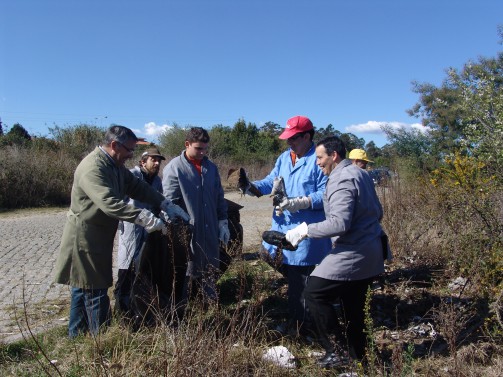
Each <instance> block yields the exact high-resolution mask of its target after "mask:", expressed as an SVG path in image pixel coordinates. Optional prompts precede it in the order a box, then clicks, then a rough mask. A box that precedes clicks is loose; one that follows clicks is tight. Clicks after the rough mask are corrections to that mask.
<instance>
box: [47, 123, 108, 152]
mask: <svg viewBox="0 0 503 377" xmlns="http://www.w3.org/2000/svg"><path fill="white" fill-rule="evenodd" d="M49 133H50V134H51V135H52V137H53V139H54V140H55V141H56V142H57V143H59V144H60V146H61V149H62V150H64V151H66V152H67V153H68V154H69V155H70V156H72V157H73V158H75V159H77V160H81V159H82V158H84V157H85V156H86V155H87V154H88V153H89V152H91V151H92V150H93V149H94V148H95V147H96V146H97V145H100V144H101V143H102V142H103V139H104V137H105V129H103V128H100V127H98V126H93V125H89V124H77V125H74V126H69V127H65V128H63V127H59V126H58V125H55V126H54V127H52V128H49Z"/></svg>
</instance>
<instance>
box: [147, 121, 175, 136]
mask: <svg viewBox="0 0 503 377" xmlns="http://www.w3.org/2000/svg"><path fill="white" fill-rule="evenodd" d="M170 128H172V126H170V125H169V124H163V125H158V124H155V122H148V123H145V126H144V129H145V134H146V135H147V136H152V137H156V138H157V136H159V135H160V134H162V133H163V132H164V131H166V130H169V129H170Z"/></svg>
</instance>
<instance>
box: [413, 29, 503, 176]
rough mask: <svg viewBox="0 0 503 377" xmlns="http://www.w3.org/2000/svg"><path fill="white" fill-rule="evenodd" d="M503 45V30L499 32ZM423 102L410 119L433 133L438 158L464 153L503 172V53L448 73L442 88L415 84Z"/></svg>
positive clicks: (434, 147) (415, 88)
mask: <svg viewBox="0 0 503 377" xmlns="http://www.w3.org/2000/svg"><path fill="white" fill-rule="evenodd" d="M499 33H500V36H501V37H502V40H503V29H501V28H500V30H499ZM413 90H414V91H415V92H416V93H418V94H419V95H420V98H419V102H418V103H417V104H416V105H415V106H414V107H413V108H412V109H410V110H408V112H409V114H410V115H412V116H416V117H418V118H421V119H422V123H423V125H425V126H429V127H430V128H431V132H430V136H431V138H432V144H431V152H432V153H433V154H435V155H436V157H437V158H439V159H440V158H441V157H442V156H443V155H445V154H446V153H447V154H449V153H453V152H454V151H460V152H461V153H464V154H467V155H473V156H479V157H480V158H483V159H486V160H489V161H490V162H491V163H492V164H493V165H497V166H501V164H502V162H503V161H502V158H503V154H502V153H503V152H502V150H503V53H502V52H499V53H498V54H497V57H495V58H479V59H478V61H477V62H471V61H470V62H468V63H467V64H465V65H464V66H463V68H462V69H461V70H459V71H458V70H456V69H453V68H451V69H449V70H448V71H447V77H446V78H445V80H444V81H443V83H442V85H441V86H440V87H436V86H434V85H431V84H417V83H414V89H413Z"/></svg>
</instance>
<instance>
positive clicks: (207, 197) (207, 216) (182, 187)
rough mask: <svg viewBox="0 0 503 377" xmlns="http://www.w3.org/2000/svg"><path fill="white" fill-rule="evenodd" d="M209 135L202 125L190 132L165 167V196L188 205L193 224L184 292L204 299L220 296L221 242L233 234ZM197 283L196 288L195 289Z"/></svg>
mask: <svg viewBox="0 0 503 377" xmlns="http://www.w3.org/2000/svg"><path fill="white" fill-rule="evenodd" d="M209 142H210V137H209V135H208V132H207V131H206V130H205V129H203V128H201V127H193V128H191V129H190V130H189V131H188V132H187V136H186V139H185V150H184V151H183V152H182V153H181V155H180V156H178V157H175V158H173V159H172V160H171V161H170V162H169V163H168V164H167V165H166V167H165V168H164V170H163V173H162V174H163V176H162V186H163V191H164V196H165V197H166V198H167V199H169V200H171V201H173V203H175V204H178V205H179V206H180V207H182V208H183V209H185V210H186V211H187V213H188V214H189V215H190V218H191V223H192V225H193V226H194V228H193V233H192V242H191V254H190V257H189V262H188V266H187V279H186V286H185V292H184V293H185V296H190V295H191V293H194V292H197V291H199V292H201V293H203V295H204V298H205V299H210V300H215V299H216V298H217V293H216V287H215V276H214V274H213V273H214V272H216V271H217V270H218V268H219V265H220V245H219V242H223V243H225V244H227V243H228V242H229V238H230V231H229V225H228V220H227V202H226V201H225V199H224V190H223V188H222V184H221V181H220V174H219V172H218V168H217V166H216V165H215V164H214V163H213V162H211V161H210V160H209V159H208V157H207V156H206V154H207V153H208V143H209ZM193 284H196V287H197V290H192V289H191V288H192V285H193Z"/></svg>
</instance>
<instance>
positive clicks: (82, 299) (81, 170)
mask: <svg viewBox="0 0 503 377" xmlns="http://www.w3.org/2000/svg"><path fill="white" fill-rule="evenodd" d="M137 140H138V139H137V138H136V135H135V134H134V133H133V131H131V130H130V129H129V128H126V127H122V126H112V127H110V128H109V129H108V130H107V132H106V134H105V140H104V143H103V145H102V146H99V147H96V149H95V150H94V151H93V152H91V153H90V154H89V155H88V156H86V157H85V158H84V159H83V160H82V161H81V162H80V164H79V166H78V167H77V169H76V170H75V174H74V181H73V186H72V192H71V204H70V209H69V211H68V214H67V220H66V224H65V227H64V230H63V236H62V239H61V248H60V254H59V256H58V259H57V261H56V268H55V282H56V283H60V284H68V285H70V286H71V287H72V288H71V295H72V297H71V307H70V319H69V324H68V329H69V336H70V337H75V336H77V335H79V334H81V333H85V332H87V331H89V332H91V334H93V335H96V334H97V333H98V331H99V328H100V326H102V325H107V324H108V323H109V319H110V300H109V298H108V295H107V290H108V288H109V287H110V286H112V280H113V278H112V252H113V245H114V238H115V233H116V231H117V225H118V222H119V220H123V221H128V222H132V223H135V224H138V225H141V226H143V227H145V229H146V230H147V232H149V233H150V232H153V231H156V230H162V231H165V229H166V228H165V226H164V223H163V221H162V220H161V219H159V218H157V217H155V216H154V215H153V214H152V212H150V211H149V210H147V209H140V208H136V207H134V206H132V205H131V204H127V203H125V202H124V198H125V197H126V196H127V197H130V198H133V199H137V200H139V201H141V202H145V203H149V204H151V205H152V206H153V207H154V208H160V209H162V210H163V211H165V216H166V217H167V218H170V219H174V218H175V217H182V218H183V219H184V220H186V221H188V219H189V216H188V215H187V213H185V212H184V211H183V210H182V209H181V208H180V207H178V206H176V205H175V204H172V203H171V202H170V201H169V200H166V199H165V198H164V196H163V195H162V194H161V193H160V192H158V191H156V190H154V189H153V188H152V187H151V186H149V185H148V184H147V183H145V182H143V181H142V180H140V179H138V178H137V177H135V176H134V175H133V174H132V173H131V172H130V171H129V170H128V169H127V168H126V167H125V166H124V163H125V162H126V160H128V159H129V158H131V157H132V156H133V152H134V150H135V147H136V141H137Z"/></svg>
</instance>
